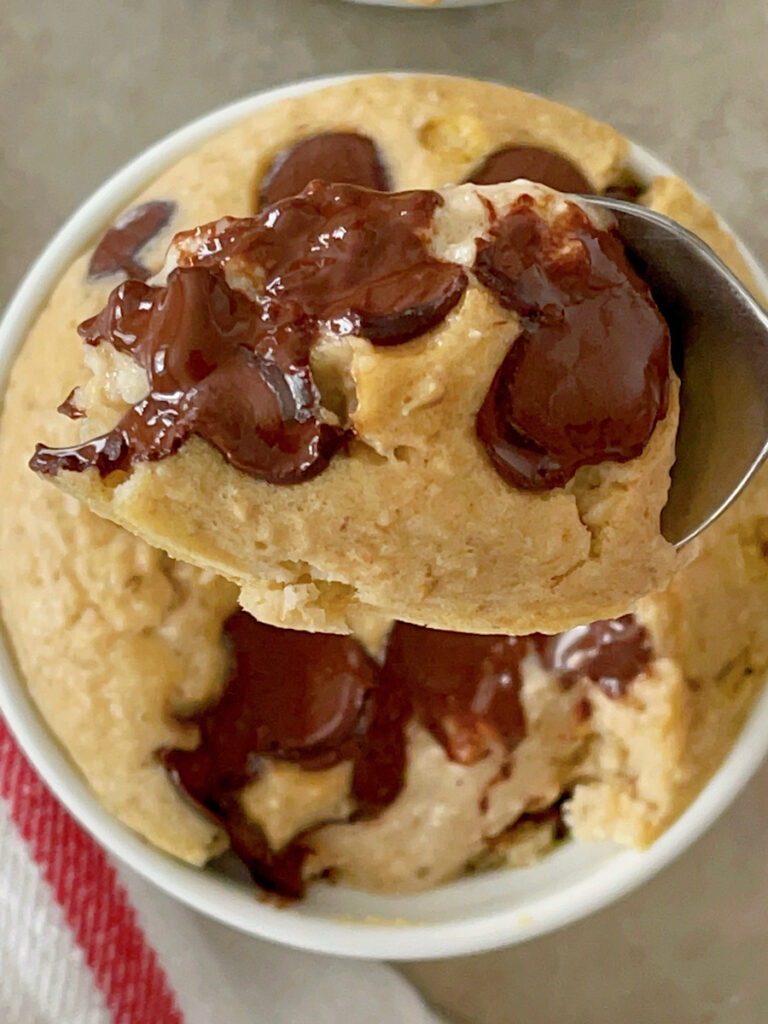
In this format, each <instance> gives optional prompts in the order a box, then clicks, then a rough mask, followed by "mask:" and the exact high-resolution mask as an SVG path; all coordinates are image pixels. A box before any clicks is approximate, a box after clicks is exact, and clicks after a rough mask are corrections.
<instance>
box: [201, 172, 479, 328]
mask: <svg viewBox="0 0 768 1024" xmlns="http://www.w3.org/2000/svg"><path fill="white" fill-rule="evenodd" d="M442 202H443V200H442V199H441V198H440V196H439V195H438V193H437V192H430V191H424V192H399V193H395V194H386V195H383V194H381V193H378V192H370V191H367V190H365V189H359V188H355V187H354V186H351V185H333V186H331V185H327V184H324V183H323V182H319V181H316V182H313V183H312V185H310V187H309V188H307V189H306V190H305V191H304V192H303V193H302V194H301V195H300V196H295V197H293V198H291V199H285V200H283V201H282V202H280V203H278V204H277V205H276V206H273V207H271V208H270V209H269V210H267V211H265V213H263V214H262V215H261V216H260V217H245V218H242V219H241V220H233V221H230V222H229V224H228V225H227V226H225V227H224V228H223V230H221V231H220V232H219V233H217V234H216V235H215V236H214V237H213V238H211V237H209V235H208V233H207V232H208V229H207V228H202V229H200V230H199V231H198V232H196V233H195V232H193V233H192V238H193V239H197V242H198V245H201V254H200V255H195V256H193V257H188V258H189V259H190V261H193V262H194V263H196V264H197V265H199V266H223V265H225V264H226V263H228V262H230V261H232V262H235V263H236V264H237V266H238V267H239V266H241V265H245V266H246V267H247V266H256V267H260V268H263V273H264V279H265V281H266V284H265V293H266V300H267V301H268V302H270V303H277V304H279V306H278V308H279V309H280V310H281V311H282V310H286V311H287V312H288V313H290V312H291V309H293V308H296V309H298V310H299V311H300V313H301V315H303V316H305V317H306V316H309V317H311V318H313V319H314V320H316V321H318V322H322V323H323V324H324V325H326V326H328V327H330V328H331V329H332V330H334V331H336V332H338V333H340V334H362V335H364V336H365V337H366V338H368V339H369V341H371V342H373V343H374V344H378V345H399V344H401V343H402V342H405V341H409V340H410V339H411V338H414V337H416V336H417V335H419V334H423V333H424V332H425V331H428V330H429V329H430V328H432V327H434V326H436V325H437V324H438V323H440V322H441V321H442V320H443V319H444V318H445V317H446V316H447V314H448V313H449V312H450V310H451V309H452V308H453V307H454V306H455V305H456V303H457V302H458V301H459V299H460V298H461V296H462V294H463V293H464V290H465V288H466V286H467V276H466V274H465V273H464V271H463V270H462V269H461V267H459V266H457V265H456V264H453V263H444V262H442V261H441V260H437V259H435V258H434V257H433V256H431V255H430V253H429V251H428V249H427V245H426V242H425V239H424V237H423V235H424V232H425V231H426V229H427V228H428V227H429V225H430V223H431V221H432V216H433V214H434V212H435V210H436V209H437V207H438V206H440V205H442ZM183 259H184V257H183V256H182V260H183ZM294 315H295V314H294Z"/></svg>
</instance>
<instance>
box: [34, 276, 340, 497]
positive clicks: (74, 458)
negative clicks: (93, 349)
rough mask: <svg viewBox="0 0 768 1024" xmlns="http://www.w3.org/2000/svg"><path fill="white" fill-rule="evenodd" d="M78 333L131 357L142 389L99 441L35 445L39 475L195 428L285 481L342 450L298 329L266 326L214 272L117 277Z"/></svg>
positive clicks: (257, 470)
mask: <svg viewBox="0 0 768 1024" xmlns="http://www.w3.org/2000/svg"><path fill="white" fill-rule="evenodd" d="M80 333H81V335H82V337H83V339H84V341H85V342H86V343H87V344H89V345H98V344H100V343H101V342H102V341H109V342H111V344H112V345H114V347H115V348H116V349H117V350H118V351H120V352H127V353H129V354H130V355H131V356H132V357H133V358H134V359H135V360H136V362H137V363H139V365H140V366H142V367H143V368H144V369H145V370H146V372H147V375H148V377H149V381H150V388H149V394H148V395H147V397H146V398H144V399H142V400H141V401H140V402H137V403H136V405H134V406H132V407H131V408H130V409H129V410H128V412H127V413H125V415H124V416H123V417H122V419H121V420H120V422H119V423H118V424H117V426H116V427H114V428H113V429H112V430H111V431H110V432H109V433H108V434H104V435H102V436H101V437H98V438H95V439H94V440H92V441H87V442H84V443H83V444H80V445H75V446H72V447H70V448H46V447H45V446H43V445H38V446H37V448H36V450H35V455H34V456H33V457H32V460H31V463H30V465H31V466H32V468H33V469H35V470H37V472H41V473H48V474H51V475H55V474H56V473H58V472H59V471H60V470H62V469H63V470H67V471H70V472H77V471H80V470H83V469H86V468H88V467H89V466H95V467H96V468H97V469H98V471H99V473H100V474H101V475H102V476H107V475H108V474H109V473H111V472H113V471H115V470H121V471H127V470H129V469H130V466H131V463H132V462H133V461H135V460H156V459H161V458H164V457H165V456H167V455H171V454H172V453H173V452H175V451H177V450H178V449H179V447H180V446H181V445H182V444H183V442H184V441H185V440H186V439H187V438H188V437H189V435H190V434H192V433H195V434H198V435H199V436H201V437H203V438H205V439H206V440H207V441H208V442H209V443H210V444H212V445H213V446H214V447H215V448H217V449H218V450H219V451H220V452H221V453H222V455H223V456H224V457H225V458H226V459H227V461H228V462H231V463H232V464H233V465H234V466H236V467H237V468H238V469H241V470H243V471H244V472H246V473H250V474H252V475H254V476H259V477H261V478H263V479H266V480H269V481H270V482H272V483H279V484H287V483H296V482H298V481H300V480H305V479H307V478H309V477H311V476H314V475H316V474H317V473H319V472H320V471H321V470H322V469H324V468H325V466H326V465H327V464H328V461H329V459H330V458H331V455H332V454H333V453H334V451H336V449H337V448H338V447H339V445H340V444H341V443H342V440H343V434H342V432H341V431H340V430H339V429H337V428H335V427H331V426H329V425H328V424H325V423H322V422H321V421H320V420H319V419H318V418H317V415H316V412H317V408H318V398H317V393H316V390H315V388H314V385H313V383H312V378H311V374H310V371H309V347H310V343H311V337H310V335H309V333H308V331H307V329H306V328H305V327H302V326H301V325H298V326H295V325H290V324H289V325H287V326H284V327H281V328H280V329H278V330H275V331H270V330H268V329H265V325H264V323H263V321H262V319H261V317H260V316H259V311H258V309H257V307H256V306H255V305H254V303H252V302H251V301H250V300H249V299H247V298H246V297H245V296H244V295H243V294H241V293H240V292H235V291H233V290H232V289H231V288H230V287H229V286H228V285H227V283H226V281H225V280H224V278H223V275H221V274H220V273H216V272H212V271H210V270H208V269H204V268H201V267H189V268H179V269H176V270H174V271H172V272H171V274H170V275H169V277H168V284H167V285H166V286H165V287H152V286H150V285H147V284H143V283H142V282H140V281H126V282H124V283H123V284H121V285H120V286H119V287H118V288H116V289H115V291H114V292H113V293H112V295H111V296H110V298H109V302H108V304H107V306H106V308H105V309H104V310H102V312H101V313H99V315H98V316H96V317H93V318H92V319H91V320H86V321H85V323H83V324H81V326H80Z"/></svg>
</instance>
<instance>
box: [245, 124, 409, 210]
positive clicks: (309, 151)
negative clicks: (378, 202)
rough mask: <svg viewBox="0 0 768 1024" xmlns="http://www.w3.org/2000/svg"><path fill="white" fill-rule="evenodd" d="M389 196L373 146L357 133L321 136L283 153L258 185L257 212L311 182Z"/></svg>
mask: <svg viewBox="0 0 768 1024" xmlns="http://www.w3.org/2000/svg"><path fill="white" fill-rule="evenodd" d="M317 179H319V180H322V181H330V182H335V183H336V184H343V185H359V186H361V188H370V189H375V190H376V191H379V192H389V191H390V189H391V187H392V185H391V183H390V180H389V175H388V174H387V171H386V168H385V167H384V165H383V164H382V162H381V157H380V155H379V151H378V149H377V148H376V145H375V144H374V143H373V142H372V141H371V139H369V138H367V137H366V136H365V135H358V134H357V133H356V132H324V133H323V134H321V135H313V136H311V137H310V138H308V139H302V140H301V141H300V142H297V143H296V144H295V145H294V146H291V147H290V148H289V149H287V150H285V151H284V152H282V153H281V154H280V155H279V156H278V157H277V158H276V159H275V160H274V161H273V163H272V166H271V167H270V168H269V170H268V171H267V173H266V174H265V175H264V179H263V181H262V182H261V189H260V192H259V203H258V206H259V209H261V208H263V207H264V206H271V205H272V203H276V202H277V201H278V200H280V199H285V198H287V197H288V196H295V195H298V193H299V192H301V191H302V189H304V188H306V186H307V185H308V184H309V183H310V182H311V181H314V180H317Z"/></svg>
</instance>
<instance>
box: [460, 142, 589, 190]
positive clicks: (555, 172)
mask: <svg viewBox="0 0 768 1024" xmlns="http://www.w3.org/2000/svg"><path fill="white" fill-rule="evenodd" d="M517 178H526V179H527V180H528V181H535V182H538V183H539V184H540V185H548V186H549V188H554V189H557V191H558V192H585V193H586V192H594V188H593V187H592V185H591V184H590V183H589V181H588V180H587V179H586V178H585V177H584V175H583V174H582V173H581V171H580V170H579V169H578V168H577V167H575V166H574V165H573V164H572V163H571V161H570V160H568V159H566V157H564V156H561V155H560V154H559V153H555V152H553V151H552V150H550V149H541V148H540V147H539V146H502V148H501V149H497V150H496V151H495V152H493V153H491V154H490V155H489V156H487V157H486V158H485V160H484V161H483V162H482V163H481V164H480V165H479V166H478V167H476V168H475V169H474V170H473V171H472V172H471V173H470V174H469V175H468V177H467V178H466V180H467V181H471V182H473V183H474V184H475V185H497V184H499V183H501V182H504V181H515V180H516V179H517Z"/></svg>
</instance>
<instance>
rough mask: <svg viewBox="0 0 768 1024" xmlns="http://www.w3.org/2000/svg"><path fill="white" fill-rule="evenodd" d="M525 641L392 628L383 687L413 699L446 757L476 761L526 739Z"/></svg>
mask: <svg viewBox="0 0 768 1024" xmlns="http://www.w3.org/2000/svg"><path fill="white" fill-rule="evenodd" d="M528 651H529V644H528V641H527V639H526V638H525V637H499V636H477V635H474V634H467V633H449V632H447V631H445V630H441V629H426V628H424V627H423V626H413V625H410V624H408V623H405V622H397V623H395V625H394V627H393V629H392V633H391V635H390V638H389V644H388V647H387V657H386V661H385V663H384V669H383V674H384V685H385V687H392V688H393V689H396V690H398V691H402V692H403V693H404V694H407V695H408V698H409V701H410V704H411V706H412V709H413V713H414V714H415V715H416V717H417V718H418V719H419V721H420V722H421V723H422V725H423V726H424V727H425V728H427V729H429V731H430V732H431V733H432V735H433V736H434V737H435V738H436V739H437V740H438V741H439V742H440V743H441V744H442V745H443V747H444V748H445V750H446V752H447V754H448V756H449V757H451V758H452V759H453V760H454V761H459V762H460V763H462V764H473V763H474V762H475V761H478V760H480V759H481V758H482V757H484V756H485V755H486V754H487V753H488V752H489V750H490V748H491V746H492V744H493V743H495V742H496V743H498V742H501V743H503V744H504V746H505V747H506V748H507V750H514V748H515V747H516V746H517V744H518V743H519V742H520V740H521V739H522V738H523V737H524V736H525V717H524V714H523V709H522V705H521V704H520V684H521V675H520V665H521V663H522V661H523V658H524V657H525V656H526V654H527V653H528Z"/></svg>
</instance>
